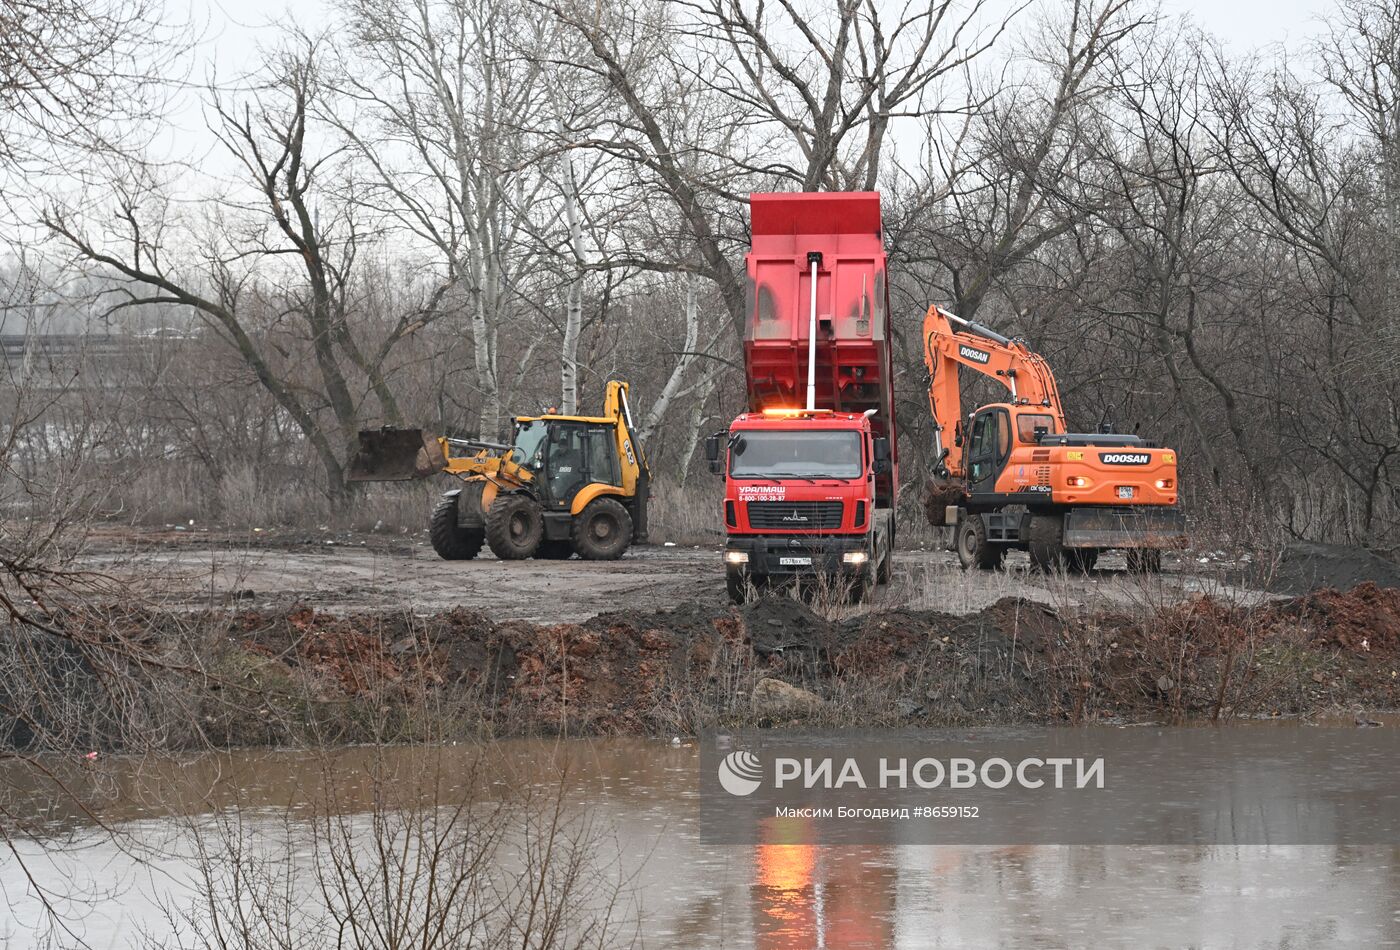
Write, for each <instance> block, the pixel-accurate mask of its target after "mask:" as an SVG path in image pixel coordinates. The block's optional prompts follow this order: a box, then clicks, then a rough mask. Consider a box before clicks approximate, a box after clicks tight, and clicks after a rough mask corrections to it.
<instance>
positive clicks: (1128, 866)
mask: <svg viewBox="0 0 1400 950" xmlns="http://www.w3.org/2000/svg"><path fill="white" fill-rule="evenodd" d="M697 760H698V750H697V748H696V747H695V745H694V744H693V743H691V744H689V745H679V746H676V745H672V744H670V743H666V742H658V741H650V740H635V739H627V740H603V741H582V740H571V741H564V742H556V741H535V740H531V741H514V742H506V743H501V744H499V745H496V746H492V747H490V749H488V750H487V752H486V753H485V756H484V757H483V756H481V755H480V753H479V752H478V750H475V749H467V748H464V747H461V748H452V747H450V748H446V749H443V748H424V747H415V748H402V747H400V748H393V749H389V750H384V749H367V748H352V749H342V750H337V751H334V752H331V753H325V754H309V753H299V752H275V753H270V752H251V751H250V752H231V753H219V754H210V755H206V756H201V757H198V758H195V759H191V760H188V761H183V762H172V761H169V760H162V761H160V762H136V761H122V760H114V761H110V762H106V761H99V762H97V763H83V764H67V763H58V764H57V765H54V764H52V763H50V764H49V765H50V767H51V768H53V769H55V770H56V775H57V777H58V778H59V779H61V780H62V781H64V782H65V783H66V784H67V785H68V787H69V788H70V789H71V790H72V791H73V792H74V793H75V796H73V797H76V798H77V799H79V800H80V801H81V803H82V806H81V807H80V805H79V804H78V803H77V802H75V801H74V800H73V797H70V796H66V795H65V796H60V795H57V794H56V793H55V792H54V790H53V786H52V784H51V782H49V781H48V780H46V779H43V778H40V777H38V776H36V775H34V774H33V773H32V772H29V771H25V770H20V769H18V768H14V769H11V770H9V771H8V772H5V773H3V774H0V787H5V788H7V790H8V796H9V797H8V799H7V800H6V802H5V809H6V811H7V812H8V813H9V815H11V816H13V817H27V818H28V819H30V820H29V822H28V823H26V824H24V826H23V833H21V834H18V835H17V836H16V830H17V826H16V825H15V824H14V823H13V822H11V824H10V826H9V829H8V831H9V834H8V835H7V837H9V840H10V842H11V846H12V847H11V849H8V850H0V854H3V856H0V899H3V901H4V904H5V905H6V907H7V909H8V913H7V914H6V915H4V917H3V918H0V947H5V948H11V947H13V948H20V947H29V946H39V945H42V944H41V941H42V940H43V939H44V936H45V933H46V932H47V933H48V934H50V935H56V936H57V938H58V940H59V942H68V943H72V942H76V941H78V940H81V941H83V942H85V943H86V944H87V945H89V946H93V947H126V946H132V945H135V944H136V943H137V942H138V941H140V940H142V939H143V938H149V939H154V940H157V941H159V940H167V939H169V938H170V935H171V933H172V929H173V928H175V927H176V926H177V924H178V922H179V921H180V920H182V919H183V920H184V921H186V922H188V921H189V920H191V919H197V918H198V916H199V915H200V913H201V907H202V906H204V905H202V904H201V901H202V900H204V899H205V897H206V896H207V892H206V888H207V887H208V885H207V883H206V882H207V879H208V878H207V876H206V875H205V874H202V873H201V868H203V869H204V870H207V869H208V868H209V867H210V866H211V864H212V865H213V866H218V860H215V859H219V858H222V859H225V860H226V859H227V858H228V857H229V855H230V854H232V853H233V852H232V851H226V852H223V853H222V855H221V854H220V852H219V845H220V843H221V842H222V843H223V844H227V843H228V842H229V841H230V840H231V839H230V838H229V837H228V836H229V834H230V829H235V831H236V833H235V835H234V836H235V837H237V838H238V840H239V841H245V842H246V841H255V842H258V844H257V845H256V847H255V848H254V849H252V850H254V851H256V852H257V854H258V855H259V856H260V857H272V858H276V859H278V860H282V861H284V862H286V866H289V867H292V868H293V869H294V870H295V871H296V872H297V873H296V875H294V878H296V879H297V880H298V881H300V884H299V886H301V887H310V886H311V885H310V884H308V883H307V882H308V881H310V880H311V879H313V878H315V876H316V874H317V873H318V872H319V873H324V870H325V866H326V865H325V862H323V861H318V860H317V858H316V847H315V845H314V843H308V841H309V839H311V838H314V837H315V835H314V834H310V833H309V832H308V829H313V828H316V827H326V822H327V819H328V818H329V817H330V816H348V820H347V821H345V822H344V823H342V824H338V825H336V827H338V828H349V829H352V830H353V829H360V830H362V831H363V834H364V835H365V836H372V835H373V834H374V831H373V830H372V829H373V828H375V827H376V824H375V822H373V821H372V820H371V819H370V817H369V816H372V815H375V814H383V813H384V812H385V811H387V810H393V809H399V810H402V809H404V808H412V807H415V805H414V803H418V804H422V803H423V802H424V801H425V800H427V801H428V802H430V803H431V804H432V805H433V806H434V807H436V808H438V809H441V807H442V803H443V802H445V801H449V800H454V799H458V798H461V797H463V796H470V795H473V794H477V795H480V796H481V799H482V801H485V800H488V799H492V798H493V796H494V798H500V799H507V798H513V797H519V796H528V795H531V794H533V795H536V796H537V797H538V796H541V795H543V796H544V797H543V798H540V799H539V800H541V801H544V800H545V799H547V798H548V795H550V794H553V792H554V790H556V789H559V788H565V789H566V791H564V792H563V795H564V799H565V800H566V801H567V802H570V803H573V804H572V805H571V808H572V810H573V813H574V814H575V815H583V814H584V812H582V811H580V810H579V806H578V804H577V803H580V802H588V803H590V804H589V806H588V810H587V813H586V814H587V816H588V818H589V821H588V825H587V827H588V829H589V831H588V834H589V836H590V837H589V838H588V839H587V840H588V842H589V844H588V848H589V850H590V853H592V854H595V855H596V856H597V857H598V860H597V864H596V866H595V867H594V869H593V871H592V872H591V873H592V875H593V878H594V879H595V883H597V882H602V883H606V884H608V885H609V887H610V889H611V891H612V892H613V893H615V894H616V895H617V896H618V897H620V898H621V899H620V900H619V901H617V907H619V908H621V909H620V910H618V911H616V914H617V915H619V916H620V918H623V919H624V921H623V922H624V923H625V924H626V926H623V927H621V928H619V930H618V932H617V937H618V939H621V940H624V941H630V940H631V939H632V938H635V942H636V943H637V944H638V945H641V946H645V947H677V948H681V947H684V948H697V947H715V948H720V947H723V948H755V950H778V948H784V950H788V948H812V947H832V948H836V947H843V948H844V947H909V948H926V947H949V948H975V947H1014V948H1019V947H1026V948H1032V947H1034V948H1041V947H1089V946H1092V947H1097V948H1104V947H1132V948H1149V947H1199V948H1216V947H1218V948H1290V947H1296V948H1312V947H1385V946H1400V863H1398V862H1400V850H1397V849H1390V848H1333V847H1317V846H1310V847H1303V846H1299V847H1277V846H1271V847H1262V846H1261V847H1228V848H1226V847H1190V848H1187V847H1176V848H1130V847H1034V848H1027V847H951V846H938V847H934V846H893V847H891V846H869V847H843V848H819V847H813V846H804V845H793V844H783V843H781V842H778V841H769V842H759V843H755V844H752V845H747V846H735V845H728V846H717V845H707V844H706V843H705V842H704V841H703V840H702V837H701V835H700V832H699V829H698V827H697V823H698V804H697V795H698V790H697V789H698V780H697V774H696V769H697V765H696V763H697ZM561 775H563V778H562V779H561V777H560V776H561ZM425 776H426V777H428V778H429V779H431V780H430V781H424V779H425ZM473 790H474V791H473ZM483 791H484V792H487V793H489V794H485V795H481V793H482V792H483ZM425 796H426V799H425ZM0 820H8V819H0ZM357 822H358V824H357ZM303 832H308V833H305V834H303ZM356 833H358V832H356ZM0 848H3V845H0ZM245 851H246V848H245ZM508 851H509V849H508V848H503V849H502V852H501V854H500V855H499V856H498V858H497V860H499V861H503V862H512V861H517V860H518V855H517V856H511V855H510V854H507V852H508ZM240 853H244V852H240ZM211 856H212V857H211ZM305 893H310V892H309V891H307V892H305ZM596 898H597V891H594V892H593V894H592V897H591V898H590V899H596ZM45 899H47V900H48V901H49V902H50V903H51V909H52V910H53V911H54V912H56V915H57V916H56V918H55V917H51V916H49V915H46V914H45V912H44V900H45ZM293 903H296V901H293ZM54 919H57V921H58V922H59V927H58V930H57V931H54V930H52V929H48V928H46V926H45V922H46V921H48V922H50V923H52V921H53V920H54ZM185 930H186V934H185V937H186V945H189V942H190V935H189V932H188V928H187V927H186V928H185ZM321 936H323V937H325V936H326V935H325V934H324V933H323V934H322V935H321ZM195 943H196V945H197V943H198V942H197V941H195Z"/></svg>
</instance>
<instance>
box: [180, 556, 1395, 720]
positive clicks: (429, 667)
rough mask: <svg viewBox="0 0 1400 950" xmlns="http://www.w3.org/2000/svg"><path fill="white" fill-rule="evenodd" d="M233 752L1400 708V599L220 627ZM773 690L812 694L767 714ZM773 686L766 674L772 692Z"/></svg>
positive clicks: (217, 699) (1372, 594)
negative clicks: (550, 736) (462, 739)
mask: <svg viewBox="0 0 1400 950" xmlns="http://www.w3.org/2000/svg"><path fill="white" fill-rule="evenodd" d="M201 623H202V624H209V625H214V627H216V628H217V629H216V630H215V635H214V636H212V637H210V639H209V641H208V642H214V643H217V644H218V646H217V649H216V655H215V656H212V657H211V658H210V661H211V669H213V670H214V671H215V673H216V676H215V680H214V687H213V688H212V689H211V690H210V692H209V694H208V697H207V699H206V700H205V701H204V703H203V707H202V709H203V711H202V719H203V722H204V725H205V731H206V733H207V734H208V736H209V738H211V739H213V740H214V741H216V742H220V743H230V744H249V743H279V742H287V741H298V740H299V739H300V738H303V737H305V736H306V735H307V733H306V730H308V729H310V728H312V727H314V728H315V729H316V735H317V736H318V737H319V738H333V739H337V740H342V741H345V740H355V739H360V738H367V737H368V736H369V735H371V734H372V735H376V736H380V737H383V736H384V735H385V734H386V732H387V733H389V734H390V735H391V736H392V737H395V738H415V737H426V736H429V735H433V736H437V737H445V736H448V735H451V734H454V733H456V732H459V731H460V732H463V733H465V732H469V731H472V730H481V729H486V730H489V731H492V732H495V733H498V734H520V733H531V732H559V731H568V732H570V733H571V734H578V733H640V734H659V735H670V734H677V733H692V732H695V731H697V730H700V729H703V728H709V727H724V726H731V727H732V726H739V725H752V724H763V725H766V724H775V725H780V724H783V723H785V722H787V721H790V720H793V719H796V718H801V719H802V720H803V721H804V722H806V723H808V724H811V725H851V724H860V725H867V726H879V725H939V724H983V723H1009V722H1026V723H1053V722H1088V721H1095V720H1100V721H1102V720H1123V719H1139V720H1140V719H1154V720H1173V719H1177V720H1180V719H1189V718H1200V717H1210V716H1215V715H1221V716H1227V717H1228V716H1260V715H1275V714H1281V715H1288V714H1309V713H1315V712H1322V711H1327V710H1335V709H1338V708H1343V709H1352V708H1356V709H1360V708H1390V707H1396V706H1400V673H1398V672H1397V671H1400V590H1397V589H1393V588H1392V589H1382V588H1379V587H1377V586H1376V585H1374V584H1369V583H1366V584H1362V585H1359V586H1357V587H1356V588H1354V589H1353V590H1351V591H1349V592H1346V593H1340V592H1337V591H1334V590H1323V591H1317V592H1314V593H1311V594H1308V595H1306V596H1303V597H1299V598H1296V599H1293V600H1288V601H1281V602H1276V603H1272V604H1267V605H1262V606H1256V607H1252V608H1237V607H1231V606H1227V605H1224V604H1221V603H1219V602H1216V601H1213V600H1211V599H1209V598H1198V599H1195V600H1191V601H1188V602H1185V603H1181V604H1177V605H1174V606H1169V607H1166V608H1164V609H1162V610H1161V611H1159V612H1157V613H1155V614H1152V615H1149V616H1137V617H1134V616H1128V615H1114V614H1104V613H1097V614H1088V615H1082V616H1063V615H1061V614H1059V613H1057V612H1056V611H1054V610H1052V609H1050V608H1047V607H1045V606H1044V605H1041V604H1035V603H1031V602H1028V601H1024V600H1017V599H1012V598H1007V599H1004V600H1002V601H1000V602H998V603H997V604H995V605H994V606H992V607H990V608H988V609H986V610H983V611H980V612H978V613H975V614H971V615H966V616H952V615H949V614H944V613H938V612H933V611H919V610H891V611H880V612H875V613H869V614H864V615H862V616H859V617H854V618H850V619H848V620H843V621H835V622H833V621H828V620H826V619H823V618H822V617H820V616H817V615H816V614H814V613H813V612H812V611H811V610H810V609H808V607H807V606H806V605H804V604H803V603H801V602H798V601H795V600H792V599H788V598H773V599H765V600H761V601H759V602H757V603H754V604H750V605H748V606H746V607H744V608H738V609H736V608H730V607H723V608H717V607H709V606H691V607H680V608H674V609H667V610H657V611H621V612H615V613H606V614H601V615H599V616H596V617H594V618H592V619H590V620H587V621H584V622H582V623H577V624H569V623H565V624H550V625H541V624H533V623H529V622H525V621H505V622H499V623H497V622H492V621H491V620H490V619H488V618H487V617H485V616H484V615H482V614H479V613H474V612H470V611H465V610H453V611H447V612H443V613H438V614H433V615H431V616H428V617H415V616H413V615H412V614H409V613H398V614H384V613H374V614H362V615H351V616H335V615H331V614H323V613H316V612H314V611H312V610H309V609H302V610H294V611H290V612H284V613H279V614H271V615H269V614H265V613H258V612H251V611H250V612H244V613H238V614H232V615H228V614H221V615H209V616H206V617H204V618H202V620H201ZM763 680H770V681H772V680H778V681H781V682H783V683H786V684H789V685H792V686H796V687H800V688H801V689H803V690H807V691H809V693H810V695H804V699H803V702H802V703H800V704H798V705H797V706H793V705H792V704H788V705H787V706H783V705H781V704H780V705H774V704H773V703H772V702H770V701H769V697H771V695H772V694H773V690H772V689H770V688H756V687H758V685H759V683H760V682H761V681H763ZM769 685H770V686H771V682H770V684H769Z"/></svg>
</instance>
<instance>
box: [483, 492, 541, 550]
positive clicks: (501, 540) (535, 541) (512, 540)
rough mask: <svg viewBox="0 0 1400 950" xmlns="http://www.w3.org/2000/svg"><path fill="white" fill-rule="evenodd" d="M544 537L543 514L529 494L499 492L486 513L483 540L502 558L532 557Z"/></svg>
mask: <svg viewBox="0 0 1400 950" xmlns="http://www.w3.org/2000/svg"><path fill="white" fill-rule="evenodd" d="M543 537H544V513H543V512H541V511H540V506H539V505H537V504H535V500H534V499H533V498H530V497H529V496H528V495H498V496H497V497H496V500H495V501H494V502H492V503H491V509H490V510H489V511H487V512H486V543H487V544H489V545H490V546H491V552H492V553H493V554H495V555H496V557H498V558H500V559H501V560H502V561H519V560H522V559H524V558H527V557H530V556H532V555H533V554H534V553H535V551H536V550H537V549H538V548H539V546H540V539H541V538H543Z"/></svg>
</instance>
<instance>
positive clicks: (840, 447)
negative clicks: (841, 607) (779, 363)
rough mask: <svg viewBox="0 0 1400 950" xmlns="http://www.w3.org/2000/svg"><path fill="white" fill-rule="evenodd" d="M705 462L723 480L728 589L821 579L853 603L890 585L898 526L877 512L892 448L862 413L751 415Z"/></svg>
mask: <svg viewBox="0 0 1400 950" xmlns="http://www.w3.org/2000/svg"><path fill="white" fill-rule="evenodd" d="M711 440H712V441H711V443H710V445H708V446H707V451H708V453H712V457H713V458H714V460H715V461H716V463H717V465H716V467H717V468H719V470H721V471H723V473H724V475H725V496H724V522H725V530H726V532H727V538H726V543H725V551H724V560H725V568H726V581H727V583H726V587H727V588H728V589H729V591H730V593H731V596H734V598H735V599H736V600H739V599H741V598H742V596H743V593H744V591H745V588H746V587H747V586H749V585H755V586H757V585H761V584H763V583H765V582H768V581H771V580H774V579H778V578H784V577H792V576H795V575H799V574H807V573H820V574H824V575H827V576H830V577H838V578H841V579H842V581H843V582H844V583H846V584H847V585H849V587H850V589H851V590H852V592H853V593H854V594H855V596H857V597H860V596H863V595H864V594H865V593H866V592H868V590H869V588H870V587H871V586H872V585H873V584H875V583H877V582H881V581H884V580H887V579H888V577H889V571H890V569H891V567H892V556H893V549H894V519H893V517H892V512H891V510H890V509H889V508H888V507H881V506H880V505H879V504H877V479H878V478H879V477H880V476H881V475H884V474H885V473H887V472H888V471H889V467H890V452H889V442H888V440H886V439H885V438H884V437H883V436H877V435H876V434H875V433H874V431H873V429H872V427H871V424H870V418H869V417H868V416H867V415H865V414H864V413H837V412H833V411H830V410H814V411H810V412H809V411H805V410H803V411H796V410H768V411H765V412H757V413H744V414H743V415H741V416H739V417H738V418H737V419H735V420H734V422H733V424H732V425H731V426H730V427H729V432H728V433H727V435H726V436H712V437H711Z"/></svg>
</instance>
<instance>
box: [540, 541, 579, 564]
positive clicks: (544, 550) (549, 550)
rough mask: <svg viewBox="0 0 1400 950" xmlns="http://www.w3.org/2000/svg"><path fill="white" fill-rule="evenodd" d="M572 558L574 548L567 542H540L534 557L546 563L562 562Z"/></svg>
mask: <svg viewBox="0 0 1400 950" xmlns="http://www.w3.org/2000/svg"><path fill="white" fill-rule="evenodd" d="M573 556H574V546H573V545H572V544H570V543H569V542H568V541H541V542H540V546H539V548H538V549H537V550H536V551H535V557H538V558H544V559H545V560H547V561H564V560H568V559H569V558H571V557H573Z"/></svg>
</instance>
